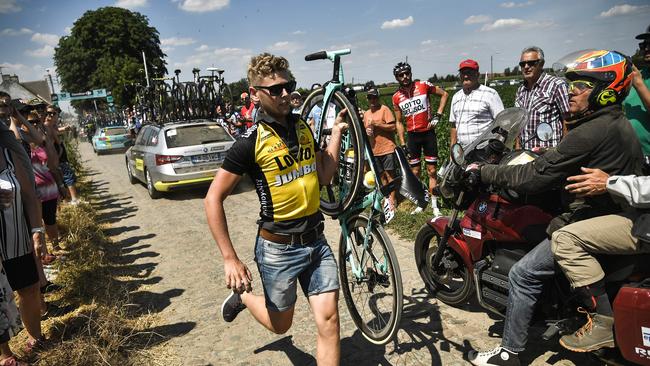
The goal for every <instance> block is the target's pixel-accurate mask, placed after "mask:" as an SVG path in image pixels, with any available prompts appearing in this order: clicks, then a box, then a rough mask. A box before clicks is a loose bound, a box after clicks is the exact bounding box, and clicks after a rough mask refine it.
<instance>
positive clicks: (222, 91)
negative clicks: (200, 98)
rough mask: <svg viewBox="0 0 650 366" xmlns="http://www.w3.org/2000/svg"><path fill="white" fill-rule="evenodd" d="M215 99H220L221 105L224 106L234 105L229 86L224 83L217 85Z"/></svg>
mask: <svg viewBox="0 0 650 366" xmlns="http://www.w3.org/2000/svg"><path fill="white" fill-rule="evenodd" d="M217 99H220V101H221V103H222V104H223V105H224V106H226V105H230V106H234V105H235V100H234V99H233V96H232V90H230V86H229V85H228V84H226V83H225V82H224V83H223V84H221V85H219V90H218V92H217Z"/></svg>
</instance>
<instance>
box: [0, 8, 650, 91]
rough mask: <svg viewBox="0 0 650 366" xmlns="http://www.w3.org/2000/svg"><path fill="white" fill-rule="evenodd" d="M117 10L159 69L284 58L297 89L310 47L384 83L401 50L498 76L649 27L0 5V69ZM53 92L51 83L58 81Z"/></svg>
mask: <svg viewBox="0 0 650 366" xmlns="http://www.w3.org/2000/svg"><path fill="white" fill-rule="evenodd" d="M102 6H121V7H125V8H129V9H131V10H134V11H138V12H141V13H143V14H145V15H146V16H147V17H148V18H149V21H150V24H151V25H153V26H154V27H156V28H157V29H158V31H159V32H160V38H161V39H162V43H163V49H164V51H165V53H166V54H167V64H168V69H169V70H170V71H171V70H173V69H175V68H180V69H182V71H183V73H182V74H181V78H182V79H183V77H185V78H189V77H190V76H191V73H190V70H191V68H192V67H200V68H205V67H209V66H217V67H222V68H224V69H226V73H225V77H226V81H228V82H232V81H236V80H238V79H240V78H242V77H244V76H245V69H246V65H247V63H248V60H249V59H250V57H251V56H252V55H254V54H257V53H260V52H263V51H270V52H273V53H276V54H279V55H283V56H285V57H287V58H288V59H289V61H290V63H291V69H292V71H293V72H294V74H295V75H296V78H297V80H298V84H299V86H309V85H311V84H312V83H314V82H323V81H325V80H327V79H328V78H329V77H330V70H331V64H330V63H329V62H325V61H314V62H310V63H307V62H305V61H304V55H305V54H307V53H310V52H314V51H318V50H320V49H336V48H343V47H350V48H352V55H350V56H346V57H345V63H344V69H345V75H346V80H347V81H348V82H350V81H351V78H352V77H354V80H355V82H357V81H361V82H364V81H367V80H374V81H375V82H385V81H390V80H393V76H392V67H393V65H394V64H395V63H397V62H399V61H402V60H404V58H405V57H406V56H408V60H409V63H411V65H412V67H413V72H414V76H415V77H417V78H428V77H429V76H431V75H433V74H434V73H437V74H438V75H440V74H448V73H455V72H456V69H457V66H458V63H459V62H460V61H461V60H462V59H465V58H473V59H475V60H477V61H478V62H479V64H480V65H481V71H488V70H489V68H490V56H493V60H494V61H493V62H494V70H495V71H502V70H503V69H504V68H505V67H513V66H515V65H516V63H517V62H518V61H519V54H520V51H521V49H522V48H523V47H525V46H529V45H538V46H540V47H542V48H543V49H544V51H545V53H546V59H547V66H550V64H551V63H552V62H553V61H555V60H557V59H559V58H560V57H562V56H563V55H565V54H567V53H569V52H571V51H575V50H578V49H584V48H607V49H616V50H619V51H621V52H623V53H626V54H632V53H634V52H635V51H636V47H637V43H638V41H637V40H635V39H634V36H635V35H637V34H639V33H641V32H642V31H644V30H645V28H646V27H647V26H648V23H650V22H649V19H650V3H649V2H648V1H647V0H620V1H609V0H573V1H566V0H563V1H556V0H512V1H509V0H465V1H440V0H435V1H434V0H399V1H395V0H393V1H390V2H389V1H383V0H381V1H350V0H348V1H341V0H330V1H298V0H290V1H282V0H276V1H253V0H251V1H230V0H113V1H99V0H86V1H63V0H59V1H42V0H0V47H2V49H3V52H2V53H0V66H3V69H2V71H3V72H4V73H12V74H13V73H15V74H18V75H19V76H20V78H21V80H25V81H27V80H35V79H40V78H43V77H44V75H45V73H46V71H45V70H46V69H47V68H51V69H52V70H54V68H53V66H52V65H53V61H52V54H53V50H54V47H55V46H56V44H57V42H58V38H59V37H60V36H64V35H66V34H67V33H68V32H69V29H70V27H71V26H72V24H73V23H74V21H75V20H76V19H77V18H79V17H80V16H81V15H82V14H83V13H84V12H85V11H87V10H93V9H96V8H99V7H102ZM56 88H57V89H59V87H58V86H56Z"/></svg>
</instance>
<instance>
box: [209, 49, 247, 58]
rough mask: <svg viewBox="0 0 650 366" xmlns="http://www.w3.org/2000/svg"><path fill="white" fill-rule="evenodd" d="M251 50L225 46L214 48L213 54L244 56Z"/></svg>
mask: <svg viewBox="0 0 650 366" xmlns="http://www.w3.org/2000/svg"><path fill="white" fill-rule="evenodd" d="M250 52H251V50H246V49H243V48H236V47H232V48H231V47H225V48H217V49H216V50H214V52H213V53H214V55H215V56H219V57H239V56H244V55H247V54H249V53H250Z"/></svg>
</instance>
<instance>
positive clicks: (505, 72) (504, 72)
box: [503, 67, 512, 76]
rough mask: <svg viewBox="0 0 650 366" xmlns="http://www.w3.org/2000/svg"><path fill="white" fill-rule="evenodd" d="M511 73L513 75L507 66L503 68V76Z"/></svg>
mask: <svg viewBox="0 0 650 366" xmlns="http://www.w3.org/2000/svg"><path fill="white" fill-rule="evenodd" d="M510 75H512V73H511V71H510V68H509V67H506V69H505V70H503V76H510Z"/></svg>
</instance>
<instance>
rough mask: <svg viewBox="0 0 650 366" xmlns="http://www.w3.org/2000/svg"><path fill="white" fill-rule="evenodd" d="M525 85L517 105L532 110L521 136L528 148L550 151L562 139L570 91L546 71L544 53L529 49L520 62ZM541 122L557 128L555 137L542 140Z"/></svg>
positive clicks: (522, 87)
mask: <svg viewBox="0 0 650 366" xmlns="http://www.w3.org/2000/svg"><path fill="white" fill-rule="evenodd" d="M519 66H520V67H521V71H522V74H523V75H524V82H523V83H522V84H521V86H520V87H519V89H518V90H517V96H516V97H515V106H517V107H521V108H525V109H526V110H527V111H528V124H527V125H526V127H525V128H524V130H523V131H522V133H521V136H520V138H521V143H524V146H523V147H524V148H525V149H530V150H533V149H537V148H549V147H553V146H555V145H557V144H558V143H559V142H560V139H562V134H563V127H564V120H565V116H566V115H567V113H568V111H569V90H568V87H567V84H566V82H565V81H564V80H562V79H560V78H558V77H555V76H551V75H549V74H546V73H544V72H543V70H544V51H542V49H541V48H539V47H534V46H533V47H527V48H525V49H524V50H523V51H522V52H521V58H520V61H519ZM540 123H548V124H550V125H551V127H553V138H552V139H550V140H549V141H540V140H539V139H537V138H535V137H534V136H535V130H536V129H537V126H538V125H539V124H540Z"/></svg>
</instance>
